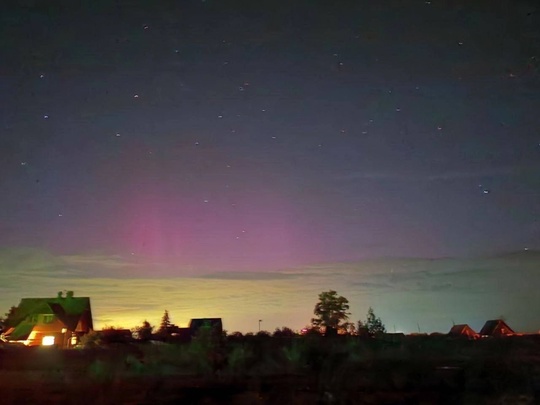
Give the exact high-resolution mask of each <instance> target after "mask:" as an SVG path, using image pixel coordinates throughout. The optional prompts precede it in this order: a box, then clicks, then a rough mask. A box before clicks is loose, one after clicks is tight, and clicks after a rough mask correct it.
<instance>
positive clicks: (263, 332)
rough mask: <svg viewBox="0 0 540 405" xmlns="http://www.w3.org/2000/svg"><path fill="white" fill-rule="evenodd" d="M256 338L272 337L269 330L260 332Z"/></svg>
mask: <svg viewBox="0 0 540 405" xmlns="http://www.w3.org/2000/svg"><path fill="white" fill-rule="evenodd" d="M255 336H257V337H263V338H266V337H270V336H272V335H271V334H270V332H268V331H267V330H260V331H258V332H257V333H256V334H255Z"/></svg>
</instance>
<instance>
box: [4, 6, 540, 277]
mask: <svg viewBox="0 0 540 405" xmlns="http://www.w3.org/2000/svg"><path fill="white" fill-rule="evenodd" d="M16 3H17V5H6V4H3V5H2V6H1V7H2V9H1V10H0V27H1V31H0V38H1V43H0V45H1V47H0V105H1V106H2V108H1V109H0V120H1V121H0V123H1V135H0V193H1V198H0V245H1V246H5V247H7V248H10V247H18V248H19V247H33V248H40V249H45V250H51V251H53V252H57V253H61V254H82V253H94V252H95V253H103V254H114V255H122V256H128V257H129V256H135V257H140V258H150V259H151V260H156V259H157V260H160V261H164V262H170V263H173V264H175V265H178V264H181V265H183V264H189V265H195V266H202V267H211V268H214V269H221V268H223V269H225V268H227V269H234V268H245V267H247V268H250V269H258V268H277V267H280V266H289V265H301V264H309V263H315V262H335V261H347V260H355V259H358V258H364V257H380V256H423V257H437V256H461V255H477V254H484V253H496V252H502V251H511V250H516V249H523V248H525V247H528V248H530V249H534V248H536V249H538V248H540V221H539V218H540V114H538V111H540V61H539V60H540V39H539V38H540V13H539V12H538V11H537V10H538V9H537V8H535V6H534V3H533V2H530V3H527V2H523V1H497V2H493V1H475V2H470V1H461V2H460V1H456V2H443V1H435V0H434V1H431V2H426V1H377V2H370V1H336V2H324V1H293V2H286V1H284V2H278V1H272V2H270V1H268V2H250V1H229V0H225V1H211V0H207V1H202V2H201V1H160V2H154V1H127V0H126V1H122V0H118V1H115V2H112V1H94V2H85V4H83V5H81V4H80V3H83V2H68V1H54V2H53V1H38V0H35V1H24V2H22V1H21V2H16ZM75 3H77V5H75ZM291 3H292V4H291Z"/></svg>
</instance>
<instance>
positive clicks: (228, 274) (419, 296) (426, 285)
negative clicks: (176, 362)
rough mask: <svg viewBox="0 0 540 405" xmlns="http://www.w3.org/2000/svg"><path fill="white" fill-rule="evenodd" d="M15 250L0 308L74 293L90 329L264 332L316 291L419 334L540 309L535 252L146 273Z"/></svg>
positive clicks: (4, 262) (0, 288)
mask: <svg viewBox="0 0 540 405" xmlns="http://www.w3.org/2000/svg"><path fill="white" fill-rule="evenodd" d="M21 252H22V250H19V255H14V256H15V257H13V256H12V257H10V256H9V255H6V252H5V251H2V250H0V281H2V282H1V283H0V292H1V293H2V294H1V296H0V307H3V308H4V309H5V311H7V310H8V309H9V308H10V307H11V306H12V305H18V303H19V302H20V299H22V298H37V297H45V298H46V297H51V298H52V297H55V296H56V293H57V291H63V290H72V291H74V292H75V296H78V297H81V296H87V297H89V298H90V300H91V304H92V308H93V315H94V325H95V328H96V329H102V328H105V327H123V328H128V329H131V328H133V327H136V326H139V325H140V324H142V322H143V321H144V320H148V321H149V322H150V323H151V324H152V325H154V326H156V325H158V324H159V320H160V319H161V316H162V315H163V312H164V310H168V311H169V314H170V316H171V320H172V322H173V323H175V324H177V325H179V326H185V325H187V323H188V322H189V320H190V319H191V318H200V317H220V318H222V319H223V322H224V328H225V329H227V330H228V331H229V332H234V331H240V332H242V333H246V332H256V331H257V330H258V320H259V319H263V322H262V325H261V329H263V330H268V331H270V332H272V331H273V330H275V329H276V328H280V327H283V326H287V327H289V328H291V329H293V330H300V329H302V328H303V327H305V326H307V325H309V323H310V320H311V318H312V316H313V308H314V306H315V303H316V301H317V298H318V294H319V293H320V292H322V291H327V290H329V289H334V290H336V291H337V292H338V294H340V295H343V296H344V297H346V298H347V299H348V300H349V302H350V305H351V314H352V315H351V318H350V321H351V322H354V323H356V322H357V321H358V320H360V319H362V320H363V319H365V314H366V313H367V310H368V308H369V307H373V308H374V310H375V313H376V314H377V315H378V316H379V317H381V319H382V320H383V323H384V324H385V325H386V328H387V330H388V331H389V332H394V331H396V332H404V333H415V332H418V324H419V325H420V327H421V331H422V332H427V333H431V332H442V333H446V332H447V331H448V330H450V328H451V326H452V323H453V322H454V323H456V324H461V323H466V324H469V325H470V326H471V327H472V328H473V329H475V330H477V329H480V327H481V326H482V325H483V323H484V322H485V321H487V320H488V319H498V318H500V317H501V316H502V317H504V319H506V320H507V322H508V323H509V325H510V326H511V327H512V328H514V329H515V330H516V331H519V332H537V331H538V330H540V322H539V321H538V319H537V317H535V315H534V314H531V313H530V311H528V308H530V306H531V305H535V304H534V303H538V305H540V299H539V298H538V297H537V295H536V293H535V287H534V286H535V285H536V283H538V282H540V272H538V270H537V269H538V268H539V264H540V258H539V257H538V252H536V251H530V250H529V251H525V250H523V251H518V252H508V253H507V254H505V255H502V256H501V255H499V256H493V257H491V258H489V259H487V258H468V259H458V258H442V259H431V258H427V259H419V258H406V259H396V258H391V259H388V258H386V259H377V260H374V259H368V260H363V261H357V262H354V263H344V262H341V263H325V264H321V263H319V264H312V265H306V266H300V267H290V268H283V269H277V270H274V271H264V272H255V271H252V272H250V271H213V272H212V271H209V272H195V273H193V272H191V273H186V274H181V271H180V270H181V269H175V273H176V274H177V275H176V276H170V275H169V276H167V275H166V272H165V273H163V274H162V275H161V276H159V275H156V276H149V274H148V273H149V270H152V269H149V268H146V267H145V265H144V264H137V263H133V262H127V261H122V260H121V259H119V258H117V257H107V256H96V257H94V256H91V255H89V256H55V255H52V254H50V253H49V254H44V252H42V251H41V252H40V251H38V252H36V251H35V250H32V249H29V250H26V251H25V252H26V254H25V255H24V256H21V255H20V253H21ZM32 253H33V255H32ZM516 253H517V255H516ZM45 257H47V258H48V260H45ZM23 259H24V260H23ZM9 267H11V272H10V271H9V270H8V268H9ZM141 267H142V269H141ZM51 268H54V269H55V272H52V271H51ZM517 272H520V273H519V275H518V274H517ZM29 283H31V285H29ZM512 289H516V290H519V291H520V299H519V300H516V299H514V298H513V297H512V295H511V294H508V292H509V291H512ZM411 294H412V295H413V296H415V297H416V299H415V300H411V299H410V297H411ZM456 301H457V302H456ZM143 303H144V304H143Z"/></svg>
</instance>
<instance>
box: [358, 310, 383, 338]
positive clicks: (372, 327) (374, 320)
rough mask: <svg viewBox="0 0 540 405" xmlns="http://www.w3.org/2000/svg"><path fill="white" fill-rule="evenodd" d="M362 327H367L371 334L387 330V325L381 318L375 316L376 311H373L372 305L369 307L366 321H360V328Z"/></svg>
mask: <svg viewBox="0 0 540 405" xmlns="http://www.w3.org/2000/svg"><path fill="white" fill-rule="evenodd" d="M360 327H363V328H365V329H367V332H368V333H369V334H370V335H376V334H377V333H385V332H386V327H385V326H384V324H383V323H382V321H381V318H379V317H377V316H375V311H373V308H371V307H369V309H368V312H367V319H366V322H365V323H361V321H358V329H360Z"/></svg>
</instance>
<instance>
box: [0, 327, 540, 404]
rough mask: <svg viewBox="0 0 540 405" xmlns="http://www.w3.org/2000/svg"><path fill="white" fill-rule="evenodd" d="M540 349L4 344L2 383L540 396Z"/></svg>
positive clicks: (347, 340)
mask: <svg viewBox="0 0 540 405" xmlns="http://www.w3.org/2000/svg"><path fill="white" fill-rule="evenodd" d="M539 349H540V339H534V338H526V337H521V338H520V337H515V338H505V339H493V340H481V341H462V340H450V339H448V338H440V337H436V338H435V337H415V338H410V339H409V338H407V339H405V340H402V341H399V342H385V341H382V340H376V339H359V338H357V337H338V338H334V339H325V338H321V337H309V338H306V337H288V338H270V337H264V336H260V337H257V336H248V337H245V338H241V339H238V338H235V339H226V338H216V337H212V336H201V337H200V338H199V339H196V340H194V341H192V342H191V343H188V344H162V345H153V344H125V345H114V346H105V347H96V348H93V349H87V350H65V351H63V350H55V349H44V348H39V349H28V348H21V349H20V350H13V351H11V350H10V351H9V352H8V351H5V350H4V351H2V352H0V392H1V395H2V398H1V399H2V402H3V403H7V404H10V403H21V402H23V403H51V404H52V403H67V404H69V403H99V404H102V403H103V404H105V403H134V404H139V403H140V404H144V403H169V402H170V403H173V402H175V401H178V400H180V401H182V400H184V401H185V402H186V403H201V401H202V402H205V403H317V402H319V403H360V404H361V403H422V402H424V403H433V402H441V401H443V402H445V401H446V403H448V401H453V402H454V403H478V404H484V403H486V404H488V403H505V402H504V401H506V403H534V402H535V401H538V400H539V399H540V354H539V353H540V350H539ZM445 398H446V399H445ZM443 399H444V400H443ZM501 401H502V402H501ZM512 401H514V402H512ZM516 401H517V402H516Z"/></svg>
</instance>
